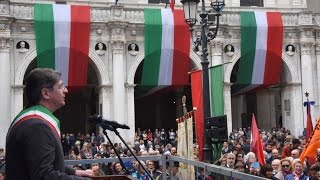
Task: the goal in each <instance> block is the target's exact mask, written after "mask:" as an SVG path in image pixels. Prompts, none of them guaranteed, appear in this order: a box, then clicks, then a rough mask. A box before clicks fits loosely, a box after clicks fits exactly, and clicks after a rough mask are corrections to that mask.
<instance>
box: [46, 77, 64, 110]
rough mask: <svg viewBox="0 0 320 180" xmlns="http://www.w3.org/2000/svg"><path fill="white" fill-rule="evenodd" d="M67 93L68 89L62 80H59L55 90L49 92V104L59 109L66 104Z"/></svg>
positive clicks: (54, 87)
mask: <svg viewBox="0 0 320 180" xmlns="http://www.w3.org/2000/svg"><path fill="white" fill-rule="evenodd" d="M67 93H68V90H67V88H66V87H65V86H64V84H63V82H62V80H59V81H58V82H57V83H55V84H54V86H53V88H51V89H50V90H49V91H48V96H49V102H50V103H51V105H52V106H53V107H55V108H56V109H59V108H60V107H62V106H64V105H65V104H66V103H65V97H66V94H67Z"/></svg>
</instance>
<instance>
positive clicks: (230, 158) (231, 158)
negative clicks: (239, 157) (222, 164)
mask: <svg viewBox="0 0 320 180" xmlns="http://www.w3.org/2000/svg"><path fill="white" fill-rule="evenodd" d="M226 157H227V164H226V167H227V168H231V169H234V165H235V162H236V155H234V154H233V153H228V154H227V156H226Z"/></svg>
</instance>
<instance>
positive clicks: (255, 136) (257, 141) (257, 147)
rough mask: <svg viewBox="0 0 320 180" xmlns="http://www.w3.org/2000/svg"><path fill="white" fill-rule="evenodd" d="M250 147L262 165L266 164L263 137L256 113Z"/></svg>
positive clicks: (253, 119)
mask: <svg viewBox="0 0 320 180" xmlns="http://www.w3.org/2000/svg"><path fill="white" fill-rule="evenodd" d="M250 149H251V151H252V152H254V153H255V154H256V157H257V159H258V161H259V163H260V164H261V165H264V164H266V160H265V158H264V154H263V149H262V143H261V137H260V133H259V129H258V126H257V122H256V118H255V117H254V114H252V125H251V143H250Z"/></svg>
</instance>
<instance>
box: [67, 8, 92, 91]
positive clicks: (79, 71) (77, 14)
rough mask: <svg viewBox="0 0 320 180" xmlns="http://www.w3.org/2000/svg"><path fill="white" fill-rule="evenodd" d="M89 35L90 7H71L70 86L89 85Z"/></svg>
mask: <svg viewBox="0 0 320 180" xmlns="http://www.w3.org/2000/svg"><path fill="white" fill-rule="evenodd" d="M89 33H90V7H89V6H71V32H70V55H69V56H70V62H69V80H68V86H84V85H86V84H87V74H88V62H89V57H88V54H89Z"/></svg>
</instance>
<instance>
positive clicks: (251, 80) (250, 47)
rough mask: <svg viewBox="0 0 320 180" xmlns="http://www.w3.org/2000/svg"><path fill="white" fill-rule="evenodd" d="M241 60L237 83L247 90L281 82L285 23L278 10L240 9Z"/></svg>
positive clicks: (242, 90) (243, 90) (244, 90)
mask: <svg viewBox="0 0 320 180" xmlns="http://www.w3.org/2000/svg"><path fill="white" fill-rule="evenodd" d="M240 17H241V61H240V64H239V69H238V74H237V80H236V83H235V84H236V85H238V87H241V88H242V89H241V88H238V90H239V89H241V90H239V91H238V92H237V93H244V92H247V91H250V90H253V89H255V88H257V87H260V86H263V87H268V86H272V85H275V84H277V83H279V82H280V75H281V72H280V71H281V66H282V42H283V25H282V19H281V14H280V13H279V12H262V11H256V12H240Z"/></svg>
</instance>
